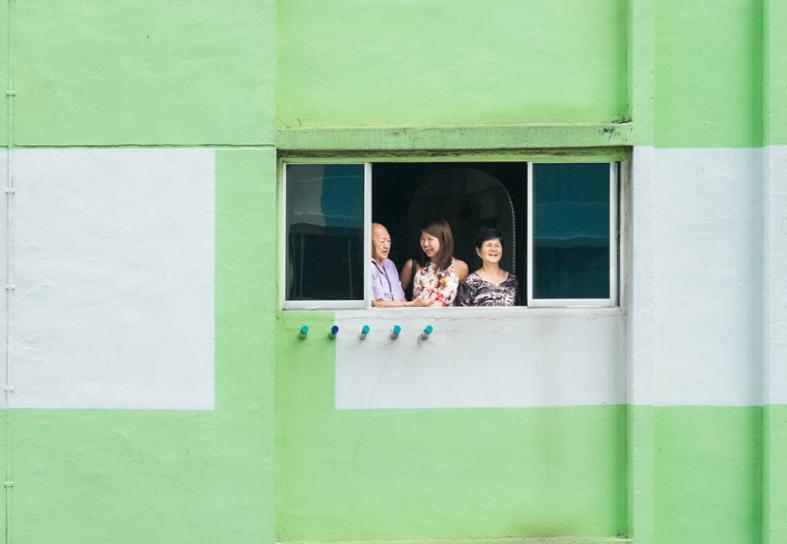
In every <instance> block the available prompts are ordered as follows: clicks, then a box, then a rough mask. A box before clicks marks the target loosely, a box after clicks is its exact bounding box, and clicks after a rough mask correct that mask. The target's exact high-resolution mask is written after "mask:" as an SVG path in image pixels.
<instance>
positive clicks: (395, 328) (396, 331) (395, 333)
mask: <svg viewBox="0 0 787 544" xmlns="http://www.w3.org/2000/svg"><path fill="white" fill-rule="evenodd" d="M401 332H402V327H400V326H399V325H394V326H393V329H391V340H396V339H397V338H399V334H400V333H401Z"/></svg>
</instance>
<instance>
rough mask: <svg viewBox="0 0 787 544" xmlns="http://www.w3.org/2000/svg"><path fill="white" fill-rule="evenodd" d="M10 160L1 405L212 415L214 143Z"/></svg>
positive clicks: (42, 153) (22, 155) (30, 153)
mask: <svg viewBox="0 0 787 544" xmlns="http://www.w3.org/2000/svg"><path fill="white" fill-rule="evenodd" d="M13 154H14V156H13V174H14V178H15V183H16V194H15V198H14V209H13V260H12V269H13V274H14V282H15V284H16V289H15V291H14V293H13V295H12V300H11V313H10V315H11V318H10V323H11V344H10V350H11V351H10V353H11V357H10V368H9V373H10V383H11V384H12V385H13V386H14V388H15V392H14V394H13V397H12V400H11V407H12V408H130V409H186V410H188V409H195V410H210V409H213V406H214V246H215V243H214V217H215V199H214V188H215V151H214V150H208V149H189V150H182V149H161V150H87V149H68V150H54V149H39V150H16V151H14V152H13Z"/></svg>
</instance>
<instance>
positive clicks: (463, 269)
mask: <svg viewBox="0 0 787 544" xmlns="http://www.w3.org/2000/svg"><path fill="white" fill-rule="evenodd" d="M454 269H455V270H456V273H457V274H459V277H460V278H462V279H464V278H466V277H467V275H468V274H469V273H470V268H469V267H468V266H467V263H466V262H464V261H463V260H462V259H454Z"/></svg>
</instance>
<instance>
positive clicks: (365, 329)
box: [361, 325, 372, 340]
mask: <svg viewBox="0 0 787 544" xmlns="http://www.w3.org/2000/svg"><path fill="white" fill-rule="evenodd" d="M370 330H372V328H371V327H370V326H369V325H364V326H363V327H361V340H366V335H368V334H369V331H370Z"/></svg>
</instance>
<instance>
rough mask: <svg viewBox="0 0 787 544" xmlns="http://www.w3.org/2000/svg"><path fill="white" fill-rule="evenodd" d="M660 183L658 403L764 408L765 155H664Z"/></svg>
mask: <svg viewBox="0 0 787 544" xmlns="http://www.w3.org/2000/svg"><path fill="white" fill-rule="evenodd" d="M652 180H653V184H654V187H655V191H656V196H655V202H654V205H655V208H654V210H655V211H654V214H653V217H652V218H651V220H652V221H654V223H655V225H654V232H655V256H654V258H655V264H654V266H655V267H656V285H655V290H654V296H653V301H654V305H655V307H654V309H655V329H656V330H655V346H656V351H655V377H656V381H655V395H656V398H655V402H656V404H659V405H751V404H759V403H760V402H761V401H762V357H763V351H762V346H761V345H762V310H763V305H762V287H763V285H762V242H761V240H762V212H763V206H762V150H761V149H656V150H655V155H654V174H653V176H652ZM635 209H636V203H635ZM634 221H635V223H636V221H637V217H636V216H635V217H634ZM638 258H639V257H638V255H637V254H636V253H635V254H634V259H635V261H636V259H638ZM635 269H636V263H635ZM634 281H635V282H636V281H637V278H634ZM634 303H635V304H636V300H635V302H634Z"/></svg>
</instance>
